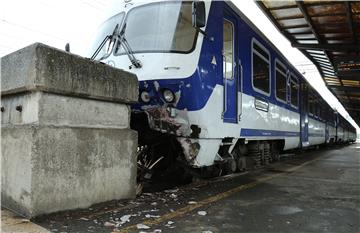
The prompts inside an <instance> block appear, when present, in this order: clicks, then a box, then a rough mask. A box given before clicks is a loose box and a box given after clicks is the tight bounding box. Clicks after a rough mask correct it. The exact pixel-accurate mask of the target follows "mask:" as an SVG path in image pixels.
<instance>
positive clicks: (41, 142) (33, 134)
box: [1, 125, 137, 218]
mask: <svg viewBox="0 0 360 233" xmlns="http://www.w3.org/2000/svg"><path fill="white" fill-rule="evenodd" d="M136 147H137V134H136V132H134V131H132V130H129V129H90V128H70V127H61V128H58V127H49V126H31V125H28V126H7V127H3V128H2V141H1V152H2V158H1V159H2V161H1V162H2V169H1V171H2V172H1V173H2V174H1V182H2V192H1V198H2V205H3V206H5V207H8V208H11V209H13V210H16V211H18V212H20V213H22V214H24V215H26V216H27V217H30V218H31V217H34V216H37V215H40V214H46V213H51V212H56V211H62V210H68V209H76V208H87V207H89V206H90V205H92V204H94V203H100V202H105V201H110V200H114V199H127V198H133V197H134V196H135V185H136V156H135V153H134V152H136Z"/></svg>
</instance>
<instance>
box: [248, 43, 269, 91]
mask: <svg viewBox="0 0 360 233" xmlns="http://www.w3.org/2000/svg"><path fill="white" fill-rule="evenodd" d="M257 43H258V42H256V41H253V43H252V81H253V85H254V88H256V89H258V90H259V91H261V92H264V93H266V94H270V70H269V67H270V65H269V64H270V56H269V54H268V52H267V51H266V50H265V49H263V48H262V47H261V46H260V45H258V44H257Z"/></svg>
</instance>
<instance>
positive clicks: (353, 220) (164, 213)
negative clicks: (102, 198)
mask: <svg viewBox="0 0 360 233" xmlns="http://www.w3.org/2000/svg"><path fill="white" fill-rule="evenodd" d="M359 179H360V143H355V144H351V145H348V146H336V147H332V148H322V149H319V150H309V151H306V152H296V153H294V154H286V155H284V156H283V157H282V160H281V161H280V162H277V163H273V164H271V165H269V166H268V167H266V168H262V169H259V170H254V171H249V172H246V173H238V174H232V175H228V176H225V177H220V178H216V179H212V180H205V181H204V180H203V181H198V182H194V183H191V184H189V185H186V186H182V187H177V188H173V189H168V190H164V191H161V192H153V193H143V194H142V195H141V196H140V197H138V198H136V199H135V200H131V201H118V202H112V203H106V205H99V206H94V207H92V208H89V209H86V210H79V211H72V212H64V213H59V214H55V215H49V216H43V217H40V218H38V219H35V220H33V221H34V222H35V223H36V224H38V225H40V226H41V227H43V228H45V229H47V230H49V231H50V232H68V233H69V232H203V233H205V232H206V233H210V232H213V233H215V232H316V233H318V232H360V211H359V210H360V180H359Z"/></svg>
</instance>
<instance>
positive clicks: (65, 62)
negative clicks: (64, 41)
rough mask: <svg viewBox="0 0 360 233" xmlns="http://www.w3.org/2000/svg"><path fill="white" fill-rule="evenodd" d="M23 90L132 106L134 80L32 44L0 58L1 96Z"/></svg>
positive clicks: (136, 88) (47, 47)
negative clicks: (130, 104)
mask: <svg viewBox="0 0 360 233" xmlns="http://www.w3.org/2000/svg"><path fill="white" fill-rule="evenodd" d="M24 91H45V92H51V93H58V94H62V95H71V96H78V97H86V98H91V99H99V100H106V101H114V102H122V103H133V102H136V101H137V100H138V81H137V78H136V75H134V74H131V73H129V72H125V71H123V70H119V69H116V68H113V67H111V66H108V65H105V64H102V63H99V62H94V61H90V60H89V59H86V58H83V57H80V56H77V55H74V54H70V53H67V52H65V51H62V50H59V49H55V48H52V47H49V46H46V45H44V44H40V43H36V44H33V45H30V46H28V47H25V48H23V49H21V50H19V51H16V52H14V53H11V54H9V55H7V56H5V57H2V58H1V95H2V96H4V95H8V94H14V93H19V92H24Z"/></svg>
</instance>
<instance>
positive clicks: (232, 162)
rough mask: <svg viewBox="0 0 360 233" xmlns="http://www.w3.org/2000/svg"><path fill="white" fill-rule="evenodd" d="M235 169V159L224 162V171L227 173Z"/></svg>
mask: <svg viewBox="0 0 360 233" xmlns="http://www.w3.org/2000/svg"><path fill="white" fill-rule="evenodd" d="M236 169H237V163H236V160H235V159H229V160H228V161H227V164H226V172H227V173H228V174H231V173H235V172H236Z"/></svg>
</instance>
